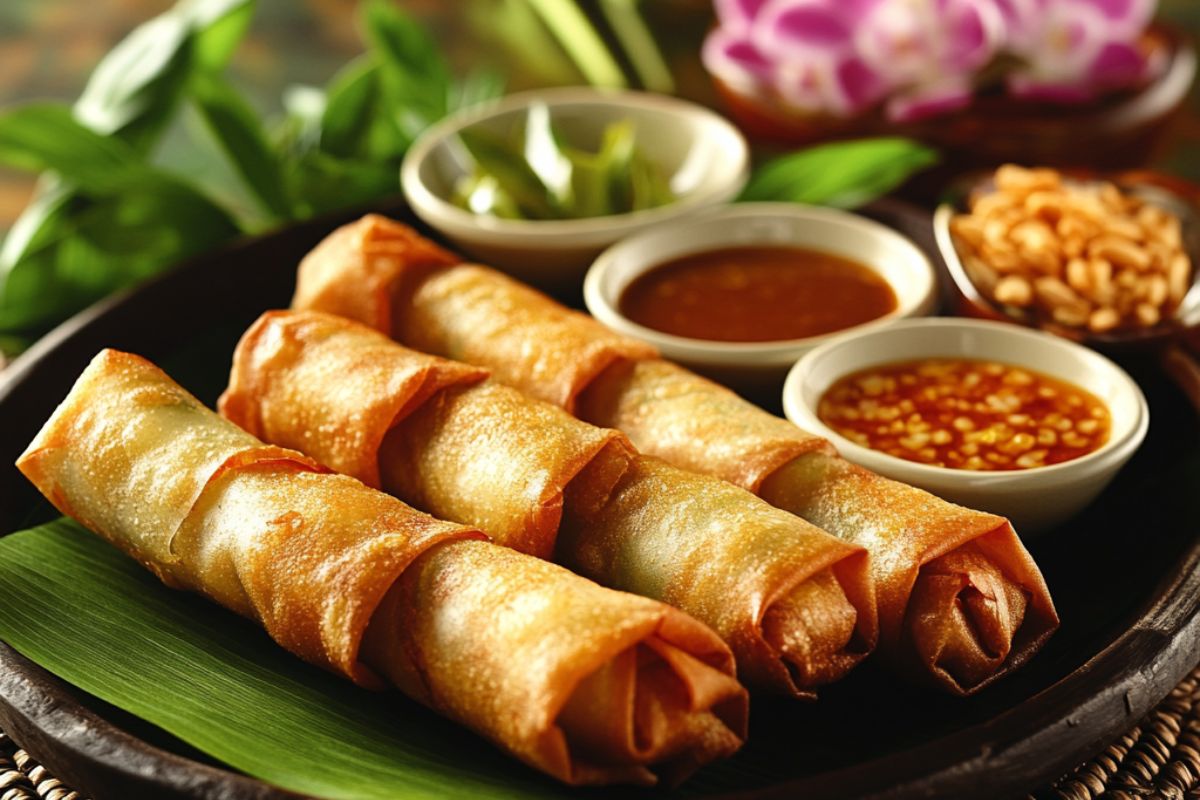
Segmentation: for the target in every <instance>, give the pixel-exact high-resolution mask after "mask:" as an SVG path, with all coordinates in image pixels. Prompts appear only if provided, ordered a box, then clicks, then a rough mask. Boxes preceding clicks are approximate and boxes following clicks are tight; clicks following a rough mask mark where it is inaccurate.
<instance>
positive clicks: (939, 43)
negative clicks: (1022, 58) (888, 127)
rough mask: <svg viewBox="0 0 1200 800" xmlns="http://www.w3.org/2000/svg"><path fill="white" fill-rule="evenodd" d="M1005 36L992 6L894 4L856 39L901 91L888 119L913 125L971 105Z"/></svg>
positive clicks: (921, 0) (942, 1) (918, 0)
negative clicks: (981, 74)
mask: <svg viewBox="0 0 1200 800" xmlns="http://www.w3.org/2000/svg"><path fill="white" fill-rule="evenodd" d="M1004 32H1005V25H1004V18H1003V17H1002V16H1001V14H1000V11H999V9H998V8H997V7H996V6H995V4H994V2H992V0H891V1H890V2H882V3H879V4H877V5H876V6H875V7H874V8H873V9H872V10H871V12H870V13H868V14H867V15H866V16H865V17H864V19H863V20H862V24H861V25H860V27H859V28H858V30H857V31H856V32H855V39H856V45H857V50H858V52H860V53H862V56H863V58H864V59H866V60H867V63H868V64H869V65H870V66H871V67H872V68H873V69H875V70H876V71H878V72H880V73H886V74H887V75H888V76H889V79H890V80H891V82H892V83H893V85H894V86H895V87H896V89H895V91H893V92H892V95H891V98H890V99H889V100H888V103H887V107H886V110H887V114H888V116H889V117H890V118H891V119H894V120H898V121H910V120H914V119H918V118H921V117H926V116H930V115H933V114H940V113H945V112H947V111H952V110H957V109H959V108H963V107H964V106H966V105H967V104H968V103H970V101H971V95H972V94H973V91H974V79H975V75H976V73H977V72H978V71H979V70H981V69H982V68H983V67H985V66H987V65H988V64H990V63H991V62H992V60H993V59H994V58H995V57H996V54H997V52H998V51H999V49H1000V46H1001V45H1002V44H1003V41H1004Z"/></svg>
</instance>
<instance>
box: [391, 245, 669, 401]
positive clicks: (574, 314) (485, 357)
mask: <svg viewBox="0 0 1200 800" xmlns="http://www.w3.org/2000/svg"><path fill="white" fill-rule="evenodd" d="M392 335H393V336H394V337H395V338H396V339H397V340H398V341H401V342H403V343H404V344H406V345H408V346H409V347H414V348H416V349H418V350H422V351H424V352H427V353H436V354H437V355H440V356H445V357H446V358H453V359H455V360H458V361H465V362H467V363H469V364H479V365H482V366H486V367H487V368H488V369H490V370H491V371H492V375H493V376H494V377H495V378H496V379H497V380H499V381H501V382H502V383H507V384H508V385H510V386H515V387H516V388H518V389H520V390H522V391H524V392H526V393H527V394H530V395H532V396H534V397H537V398H538V399H541V400H545V401H547V402H549V403H553V404H555V405H557V406H561V407H562V408H565V409H566V410H567V411H572V410H573V409H574V405H575V398H576V397H577V396H578V395H579V393H580V392H581V391H583V389H584V388H586V387H587V386H588V384H589V383H591V381H592V380H594V379H595V378H596V376H597V375H599V374H600V373H601V372H603V371H604V370H605V369H606V368H607V367H609V366H611V365H612V364H614V363H616V362H618V361H621V360H623V359H642V358H653V357H654V356H655V355H657V351H656V350H655V349H654V348H653V347H651V346H650V345H648V344H645V343H644V342H639V341H637V340H635V339H629V338H627V337H624V336H621V335H619V334H617V333H613V332H612V331H610V330H609V329H608V328H605V327H604V326H603V325H601V324H600V323H598V322H596V321H595V320H594V319H592V318H591V317H589V316H587V315H586V314H581V313H579V312H578V311H571V310H569V309H566V308H564V307H563V306H561V305H559V304H558V303H556V302H555V301H553V300H551V299H550V298H549V297H546V296H545V295H544V294H542V293H541V292H538V291H536V290H535V289H532V288H530V287H528V286H525V285H524V284H521V283H518V282H517V281H515V280H513V279H512V278H509V277H508V276H506V275H503V274H501V273H499V272H497V271H496V270H493V269H489V268H488V267H481V266H477V265H474V264H460V265H458V266H454V267H448V268H446V269H442V270H438V271H436V272H434V273H433V274H431V275H430V276H429V277H428V278H426V279H425V280H424V281H422V282H421V283H420V284H419V285H418V286H417V287H416V289H415V290H414V291H413V293H412V294H411V296H410V297H406V298H405V303H404V305H397V307H396V308H395V309H394V312H393V319H392Z"/></svg>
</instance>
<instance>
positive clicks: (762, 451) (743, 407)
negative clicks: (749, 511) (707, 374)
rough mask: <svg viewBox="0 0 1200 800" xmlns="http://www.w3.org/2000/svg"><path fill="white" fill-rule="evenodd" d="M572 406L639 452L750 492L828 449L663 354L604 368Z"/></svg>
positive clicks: (783, 421) (829, 446)
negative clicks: (806, 456)
mask: <svg viewBox="0 0 1200 800" xmlns="http://www.w3.org/2000/svg"><path fill="white" fill-rule="evenodd" d="M576 413H577V414H578V415H579V418H580V419H584V420H587V421H588V422H590V423H592V424H593V425H600V426H602V427H606V428H616V429H617V430H620V431H623V432H624V433H626V434H627V435H628V436H629V438H630V439H631V440H632V441H633V444H634V446H635V447H637V448H638V449H639V450H641V451H642V452H644V453H648V454H650V455H655V456H658V457H659V458H661V459H664V460H665V461H668V462H670V463H672V464H674V465H676V466H678V467H683V468H684V469H690V470H695V471H696V472H703V473H706V474H708V475H716V476H717V477H718V478H722V479H724V480H727V481H729V482H730V483H732V484H735V485H737V486H741V487H742V488H743V489H747V490H749V491H751V492H757V491H758V487H759V485H760V484H761V483H762V481H763V479H764V478H766V477H767V476H768V475H770V474H771V473H772V472H774V471H775V470H777V469H779V468H780V467H782V466H783V465H784V464H786V463H788V462H789V461H791V460H793V459H795V458H797V457H799V456H801V455H804V454H805V453H811V452H814V451H824V452H829V453H832V452H833V446H832V445H830V444H829V443H828V442H827V441H825V440H824V439H822V438H821V437H819V436H813V435H812V434H810V433H806V432H805V431H802V430H800V429H799V428H797V427H796V426H795V425H793V424H791V423H790V422H788V421H786V420H783V419H780V418H779V417H776V416H774V415H773V414H767V413H765V412H764V411H762V410H761V409H759V408H758V407H756V406H754V405H752V404H751V403H749V402H747V401H746V400H743V399H742V398H740V397H738V396H737V395H736V394H734V393H733V392H731V391H730V390H729V389H726V388H725V387H724V386H720V385H718V384H716V383H713V382H712V381H710V380H708V379H707V378H702V377H700V376H699V375H697V374H695V373H694V372H689V371H688V370H686V369H684V368H683V367H680V366H678V365H676V364H672V363H670V362H669V361H663V360H661V359H649V360H642V361H636V362H622V363H619V364H615V365H613V366H612V367H610V368H608V369H607V370H605V371H604V372H603V373H602V374H601V375H599V376H598V377H597V378H596V379H595V380H594V381H592V382H591V383H590V384H589V385H588V387H587V388H586V389H585V390H584V391H583V392H582V393H581V394H580V396H579V403H578V408H577V409H576Z"/></svg>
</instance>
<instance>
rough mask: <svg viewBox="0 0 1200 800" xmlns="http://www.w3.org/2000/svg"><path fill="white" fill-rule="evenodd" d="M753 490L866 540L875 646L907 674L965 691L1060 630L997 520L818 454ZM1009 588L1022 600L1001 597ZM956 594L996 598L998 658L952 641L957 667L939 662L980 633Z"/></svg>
mask: <svg viewBox="0 0 1200 800" xmlns="http://www.w3.org/2000/svg"><path fill="white" fill-rule="evenodd" d="M761 492H762V496H763V497H764V498H765V499H767V500H768V501H769V502H771V503H772V504H774V505H777V506H779V507H780V508H783V509H786V510H788V511H791V512H792V513H794V514H798V515H800V516H803V517H804V518H805V519H809V520H812V521H813V522H814V523H815V524H817V525H820V526H821V527H823V528H825V529H826V530H828V531H831V532H834V533H836V534H837V535H838V536H840V537H841V538H843V539H846V540H847V541H850V542H855V543H858V544H861V545H863V546H865V547H867V549H868V550H869V551H870V552H871V555H872V559H871V564H872V574H873V576H874V578H875V591H876V597H877V602H878V604H879V626H880V640H879V648H880V652H881V653H882V654H884V655H885V656H887V657H888V658H890V659H891V660H893V661H894V662H896V663H898V664H899V665H900V666H901V667H902V668H903V669H905V670H907V671H909V672H911V673H913V674H914V675H918V676H922V677H923V678H924V679H926V680H933V681H934V682H935V683H937V684H939V685H941V686H943V687H944V688H946V689H948V690H950V691H952V692H954V693H956V694H968V693H970V692H973V691H976V690H978V689H979V688H982V687H983V686H984V685H986V684H987V683H989V682H991V681H992V680H994V679H995V678H997V677H999V676H1000V675H1002V674H1004V673H1007V672H1008V671H1010V670H1012V669H1014V668H1016V667H1017V666H1019V665H1020V664H1021V663H1023V662H1024V661H1025V660H1027V658H1028V657H1029V656H1030V655H1031V654H1032V653H1033V652H1034V651H1036V650H1037V648H1039V647H1040V646H1041V644H1042V643H1043V642H1044V641H1045V639H1046V638H1047V637H1048V636H1049V635H1050V634H1051V633H1053V632H1054V630H1055V628H1057V627H1058V616H1057V614H1056V612H1055V610H1054V603H1053V601H1052V600H1051V599H1050V592H1049V590H1048V589H1047V587H1046V583H1045V580H1044V579H1043V578H1042V575H1041V572H1040V571H1039V570H1038V568H1037V565H1036V564H1035V563H1034V562H1033V559H1032V558H1031V557H1030V556H1029V553H1028V551H1026V550H1025V547H1024V546H1023V545H1022V544H1021V540H1020V539H1019V538H1018V537H1017V535H1016V533H1015V532H1014V531H1013V529H1012V525H1011V524H1009V522H1008V520H1006V519H1004V518H1002V517H997V516H995V515H993V514H986V513H983V512H981V511H974V510H972V509H969V508H963V507H962V506H957V505H954V504H953V503H948V502H946V501H945V500H942V499H941V498H938V497H935V496H934V495H931V494H929V493H928V492H924V491H922V490H920V489H917V488H914V487H912V486H908V485H907V484H903V483H899V482H897V481H892V480H888V479H887V478H884V477H882V476H880V475H876V474H875V473H873V472H870V471H868V470H865V469H863V468H862V467H858V466H856V465H854V464H850V463H849V462H847V461H845V460H844V459H842V458H839V457H836V456H829V455H826V454H824V453H813V454H810V455H808V456H805V457H802V458H798V459H796V460H794V461H792V462H790V463H789V464H787V465H785V466H784V467H783V468H782V469H780V470H777V471H776V472H775V473H773V474H772V475H771V476H769V477H768V478H767V480H766V481H764V483H763V485H762V487H761ZM960 551H961V552H960ZM967 552H970V553H971V554H972V555H971V557H970V558H967V556H966V553H967ZM1013 591H1016V592H1018V593H1020V594H1021V595H1022V596H1023V597H1024V598H1025V602H1016V601H1014V602H1011V603H1006V602H1004V601H1003V598H1004V597H1007V596H1009V595H1010V594H1011V592H1013ZM964 592H965V593H966V594H967V595H968V596H969V595H970V594H971V593H972V592H982V593H983V594H984V595H986V596H987V597H989V598H992V599H993V600H994V604H993V605H992V606H991V612H990V614H991V617H992V618H993V619H994V626H995V627H994V628H993V631H992V635H993V639H1004V638H1005V637H1007V639H1008V640H1009V641H1010V642H1011V644H1009V645H1005V644H997V645H996V646H995V647H993V649H992V652H993V654H997V653H1003V654H1004V656H1005V657H999V658H997V657H995V656H994V655H993V656H988V657H984V656H983V655H982V654H980V655H979V656H978V657H976V658H973V659H972V657H971V656H970V655H966V653H967V650H964V649H962V648H960V649H958V650H957V652H958V653H959V661H958V663H959V666H958V667H957V668H956V669H953V670H951V669H947V668H946V667H945V664H943V663H942V662H943V661H944V660H945V659H946V658H949V657H951V655H952V653H953V652H955V647H956V646H959V645H964V642H965V640H966V639H968V638H973V637H975V636H977V635H979V633H980V632H979V631H978V630H976V629H974V628H973V627H972V624H971V623H972V622H973V620H984V619H988V615H985V614H982V613H981V614H977V615H975V616H974V617H973V618H967V617H964V616H963V615H962V613H961V611H960V604H961V601H962V598H963V596H964V594H963V593H964ZM963 658H967V659H971V661H972V663H971V664H970V665H967V664H966V663H965V662H963V660H962V659H963ZM983 673H987V674H986V675H985V674H983ZM956 674H957V675H958V676H961V679H960V678H958V677H955V675H956Z"/></svg>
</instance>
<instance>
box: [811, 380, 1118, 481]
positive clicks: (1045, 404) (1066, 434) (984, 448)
mask: <svg viewBox="0 0 1200 800" xmlns="http://www.w3.org/2000/svg"><path fill="white" fill-rule="evenodd" d="M817 415H818V416H819V417H820V419H821V421H822V422H824V423H825V424H826V425H828V426H829V427H831V428H833V429H834V430H836V431H837V432H838V433H840V434H841V435H843V436H845V437H846V438H847V439H850V440H851V441H853V442H856V443H857V444H860V445H862V446H864V447H869V448H871V449H872V450H878V451H880V452H883V453H888V454H889V455H893V456H897V457H899V458H903V459H906V460H908V461H916V462H918V463H922V464H930V465H932V466H937V467H950V468H952V469H969V470H1017V469H1031V468H1033V467H1044V466H1049V465H1051V464H1059V463H1062V462H1064V461H1070V460H1071V459H1074V458H1079V457H1080V456H1083V455H1087V454H1088V453H1090V452H1092V451H1094V450H1096V449H1098V448H1099V447H1100V446H1102V445H1103V444H1104V443H1105V442H1106V441H1107V440H1108V435H1109V431H1110V429H1111V419H1110V417H1109V412H1108V408H1107V407H1106V406H1105V405H1104V403H1103V402H1101V401H1100V400H1099V399H1098V398H1096V397H1095V396H1094V395H1092V394H1091V393H1089V392H1088V391H1086V390H1084V389H1082V388H1080V387H1078V386H1075V385H1073V384H1070V383H1067V382H1066V381H1061V380H1058V379H1056V378H1052V377H1050V376H1048V375H1043V374H1041V373H1038V372H1035V371H1033V370H1029V369H1025V368H1023V367H1016V366H1012V365H1010V364H1002V363H998V362H993V361H976V360H970V359H923V360H920V361H905V362H896V363H892V364H886V365H883V366H878V367H872V368H870V369H866V370H862V371H860V372H855V373H853V374H851V375H847V376H845V377H843V378H841V379H839V380H838V381H837V382H836V383H835V384H834V385H833V386H831V387H830V388H829V389H828V391H826V392H825V394H824V395H823V396H822V397H821V401H820V404H819V406H818V408H817Z"/></svg>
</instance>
